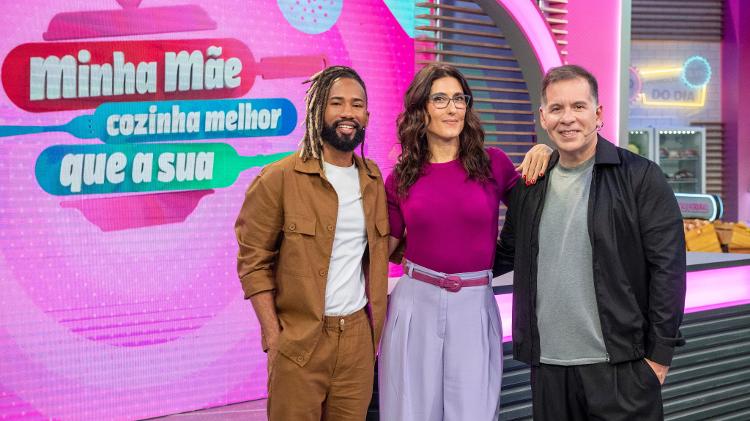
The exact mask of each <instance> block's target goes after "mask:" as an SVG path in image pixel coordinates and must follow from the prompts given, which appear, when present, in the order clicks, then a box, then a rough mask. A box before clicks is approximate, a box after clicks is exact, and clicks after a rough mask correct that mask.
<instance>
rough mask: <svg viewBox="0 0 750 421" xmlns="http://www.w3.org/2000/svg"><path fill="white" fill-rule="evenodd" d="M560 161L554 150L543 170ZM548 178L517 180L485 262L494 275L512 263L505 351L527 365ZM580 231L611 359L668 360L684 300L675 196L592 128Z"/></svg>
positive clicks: (535, 334) (535, 353) (534, 339)
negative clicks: (509, 348) (587, 244)
mask: <svg viewBox="0 0 750 421" xmlns="http://www.w3.org/2000/svg"><path fill="white" fill-rule="evenodd" d="M558 159H559V155H558V153H557V151H555V152H554V153H553V155H552V157H551V161H550V166H549V168H550V170H551V169H552V167H553V166H554V165H555V164H556V163H557V161H558ZM550 170H548V171H547V172H548V173H549V171H550ZM548 180H549V177H543V178H541V179H540V180H539V181H538V182H537V184H535V185H531V186H529V187H526V186H525V185H524V182H523V181H522V180H519V182H518V183H517V184H516V186H514V188H513V189H512V191H511V194H510V198H509V200H508V202H509V203H510V206H509V208H508V212H507V214H506V217H505V225H504V226H503V229H502V232H501V234H500V240H499V241H498V247H497V254H496V257H495V265H494V268H493V269H494V272H495V275H496V276H497V275H499V274H502V273H505V272H508V271H510V270H513V269H514V267H515V273H514V279H513V355H514V357H515V358H516V359H517V360H520V361H523V362H525V363H527V364H539V330H538V328H537V320H536V291H537V285H536V282H537V265H538V262H537V256H538V253H539V220H540V218H541V215H542V209H543V207H544V198H545V193H546V190H547V183H548ZM588 230H589V237H590V240H591V250H592V257H593V265H594V268H593V269H594V272H593V273H594V288H595V291H596V301H597V305H598V309H599V319H600V321H601V326H602V333H603V335H604V344H605V346H606V348H607V353H608V354H609V358H610V363H613V364H614V363H619V362H623V361H630V360H637V359H641V358H643V357H646V358H648V359H650V360H652V361H655V362H657V363H659V364H663V365H670V363H671V361H672V355H673V354H674V347H675V346H679V345H682V344H684V342H685V341H684V340H683V339H682V335H681V334H680V331H679V326H680V323H681V322H682V315H683V310H684V306H685V271H686V264H685V236H684V233H683V228H682V215H681V214H680V209H679V207H678V206H677V200H676V199H675V196H674V193H673V192H672V189H671V188H670V187H669V185H668V184H667V182H666V179H665V177H664V173H663V172H662V171H661V169H660V168H659V167H658V166H657V165H656V164H655V163H653V162H651V161H649V160H647V159H645V158H643V157H640V156H638V155H636V154H633V153H631V152H629V151H627V150H624V149H621V148H618V147H616V146H614V145H613V144H611V143H610V142H609V141H607V140H606V139H604V138H602V137H601V136H600V137H599V139H598V142H597V145H596V156H595V161H594V169H593V175H592V181H591V192H590V195H589V203H588ZM568 252H569V253H575V252H576V251H575V250H569V251H568ZM560 317H565V315H560Z"/></svg>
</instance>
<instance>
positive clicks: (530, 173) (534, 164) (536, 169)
mask: <svg viewBox="0 0 750 421" xmlns="http://www.w3.org/2000/svg"><path fill="white" fill-rule="evenodd" d="M551 155H552V148H550V147H549V146H547V145H545V144H542V143H537V144H536V145H534V146H533V147H532V148H531V149H529V151H528V152H526V156H524V157H523V162H521V165H519V166H517V167H516V171H520V172H521V176H522V177H523V179H524V180H526V185H527V186H528V185H530V184H535V183H536V180H537V179H538V178H539V177H542V176H544V172H545V171H547V164H549V159H550V156H551Z"/></svg>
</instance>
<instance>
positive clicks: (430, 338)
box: [378, 262, 503, 421]
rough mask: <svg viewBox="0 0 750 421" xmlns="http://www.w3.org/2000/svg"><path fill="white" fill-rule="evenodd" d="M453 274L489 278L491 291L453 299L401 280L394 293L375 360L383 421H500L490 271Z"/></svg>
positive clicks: (498, 346)
mask: <svg viewBox="0 0 750 421" xmlns="http://www.w3.org/2000/svg"><path fill="white" fill-rule="evenodd" d="M409 264H411V265H413V264H412V263H411V262H410V263H409ZM414 267H416V268H417V269H418V270H420V271H422V272H424V273H428V274H432V275H440V273H438V272H434V271H431V270H429V269H427V268H423V267H421V266H417V265H414ZM455 275H459V276H462V277H465V278H467V279H469V278H476V277H479V276H482V275H484V276H487V277H488V284H487V286H478V287H464V288H462V289H461V290H460V291H458V292H450V291H447V290H445V289H443V288H439V287H437V286H434V285H431V284H428V283H425V282H422V281H418V280H416V279H413V278H411V277H409V276H408V275H404V276H403V277H401V279H400V280H399V282H398V285H396V288H395V289H394V290H393V292H392V293H391V295H390V299H389V303H388V318H387V320H386V326H385V330H384V332H383V340H382V345H381V350H380V357H379V360H378V361H379V362H378V377H379V398H380V419H382V420H388V421H442V420H446V421H467V420H472V421H475V420H476V421H490V420H497V419H498V414H499V410H500V385H501V382H502V374H503V352H502V331H501V330H502V327H501V324H500V314H499V312H498V310H497V304H496V302H495V297H494V295H493V293H492V287H491V285H490V284H491V282H490V279H491V277H492V272H491V271H482V272H471V273H461V274H455Z"/></svg>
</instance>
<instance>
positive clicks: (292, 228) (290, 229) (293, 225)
mask: <svg viewBox="0 0 750 421" xmlns="http://www.w3.org/2000/svg"><path fill="white" fill-rule="evenodd" d="M296 229H297V224H290V225H289V231H294V230H296Z"/></svg>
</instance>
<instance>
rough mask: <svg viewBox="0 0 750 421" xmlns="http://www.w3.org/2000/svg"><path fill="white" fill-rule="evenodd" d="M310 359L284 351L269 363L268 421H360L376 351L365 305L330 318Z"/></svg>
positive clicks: (370, 386)
mask: <svg viewBox="0 0 750 421" xmlns="http://www.w3.org/2000/svg"><path fill="white" fill-rule="evenodd" d="M325 319H326V320H325V323H324V327H323V334H322V336H321V338H320V341H319V342H318V345H317V347H316V348H315V350H314V351H313V353H312V356H311V357H310V360H309V361H308V362H307V364H305V366H304V367H300V366H299V365H297V364H295V363H294V362H293V361H291V360H290V359H288V358H287V357H285V356H284V355H282V354H278V355H277V356H276V358H275V359H274V361H273V364H272V365H271V366H269V368H268V369H269V370H268V371H269V374H268V419H269V421H290V420H294V421H297V420H299V421H305V420H309V421H319V420H325V421H339V420H341V421H344V420H346V421H349V420H351V421H362V420H364V419H365V417H366V415H367V407H368V406H369V405H370V399H371V398H372V385H373V375H374V366H375V356H374V353H373V345H372V328H371V327H370V321H369V319H368V317H367V314H366V313H365V311H364V310H360V311H358V312H356V313H353V314H351V315H349V316H342V317H339V316H334V317H326V318H325Z"/></svg>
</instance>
